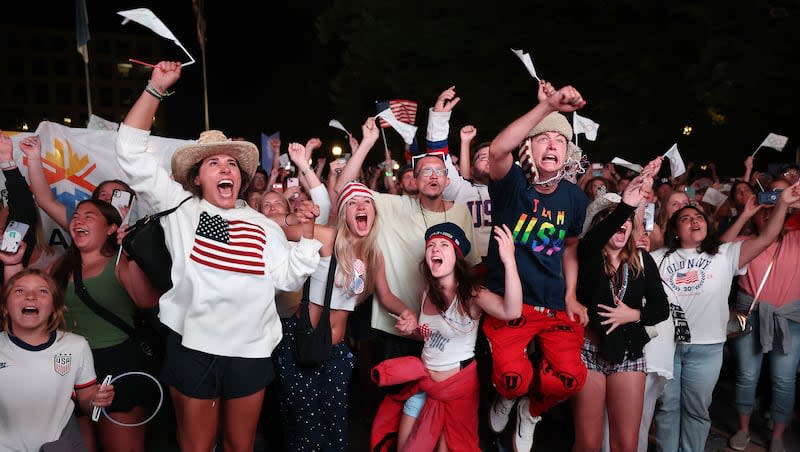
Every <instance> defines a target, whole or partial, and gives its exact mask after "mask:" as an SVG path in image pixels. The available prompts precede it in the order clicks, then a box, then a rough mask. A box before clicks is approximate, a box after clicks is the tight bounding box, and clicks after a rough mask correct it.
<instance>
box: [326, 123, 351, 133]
mask: <svg viewBox="0 0 800 452" xmlns="http://www.w3.org/2000/svg"><path fill="white" fill-rule="evenodd" d="M328 125H329V126H331V127H333V128H334V129H339V130H341V131H342V132H344V133H346V134H347V135H352V133H350V132H348V131H347V129H345V128H344V126H343V125H342V123H341V122H339V121H337V120H335V119H331V121H330V122H329V123H328Z"/></svg>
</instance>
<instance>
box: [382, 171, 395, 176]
mask: <svg viewBox="0 0 800 452" xmlns="http://www.w3.org/2000/svg"><path fill="white" fill-rule="evenodd" d="M383 175H384V176H386V177H392V176H394V173H393V172H391V171H385V172H384V173H383Z"/></svg>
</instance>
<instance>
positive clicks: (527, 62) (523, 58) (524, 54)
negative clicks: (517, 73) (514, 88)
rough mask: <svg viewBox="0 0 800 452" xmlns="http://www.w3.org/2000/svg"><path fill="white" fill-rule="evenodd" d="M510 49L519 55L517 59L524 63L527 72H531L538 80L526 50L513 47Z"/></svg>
mask: <svg viewBox="0 0 800 452" xmlns="http://www.w3.org/2000/svg"><path fill="white" fill-rule="evenodd" d="M511 51H512V52H514V55H516V56H517V57H519V59H520V60H521V61H522V64H524V65H525V69H527V70H528V72H529V73H530V74H531V77H533V78H535V79H536V80H539V76H538V75H536V69H534V68H533V61H531V56H530V55H528V52H523V51H522V50H515V49H511Z"/></svg>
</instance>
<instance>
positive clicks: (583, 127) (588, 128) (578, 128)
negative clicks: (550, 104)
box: [572, 112, 641, 171]
mask: <svg viewBox="0 0 800 452" xmlns="http://www.w3.org/2000/svg"><path fill="white" fill-rule="evenodd" d="M599 128H600V124H598V123H596V122H594V121H592V120H591V119H589V118H587V117H586V116H581V115H579V114H578V113H577V112H573V113H572V130H573V131H574V132H575V133H576V134H578V133H582V134H584V135H586V139H587V140H589V141H594V140H596V139H597V129H599ZM639 171H641V170H639Z"/></svg>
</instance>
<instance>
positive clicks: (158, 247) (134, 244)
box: [122, 196, 192, 293]
mask: <svg viewBox="0 0 800 452" xmlns="http://www.w3.org/2000/svg"><path fill="white" fill-rule="evenodd" d="M190 199H192V197H191V196H189V197H188V198H186V199H184V200H183V201H181V202H180V204H178V205H177V206H175V207H173V208H171V209H167V210H163V211H161V212H157V213H154V214H152V215H146V216H144V217H142V218H140V219H139V221H137V222H136V223H134V225H133V226H131V227H130V228H129V229H128V233H127V234H125V237H124V238H123V239H122V249H123V250H125V254H126V255H127V256H128V259H130V260H132V261H134V262H136V264H138V265H139V268H141V269H142V271H143V272H144V274H145V275H147V279H149V280H150V283H152V284H153V287H155V288H156V289H158V290H160V291H161V292H162V293H163V292H166V291H168V290H169V289H171V288H172V278H171V275H172V257H170V255H169V250H167V245H166V243H165V241H164V228H163V227H162V226H161V218H162V217H165V216H167V215H169V214H171V213H172V212H174V211H176V210H178V207H180V206H182V205H183V203H185V202H186V201H188V200H190Z"/></svg>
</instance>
